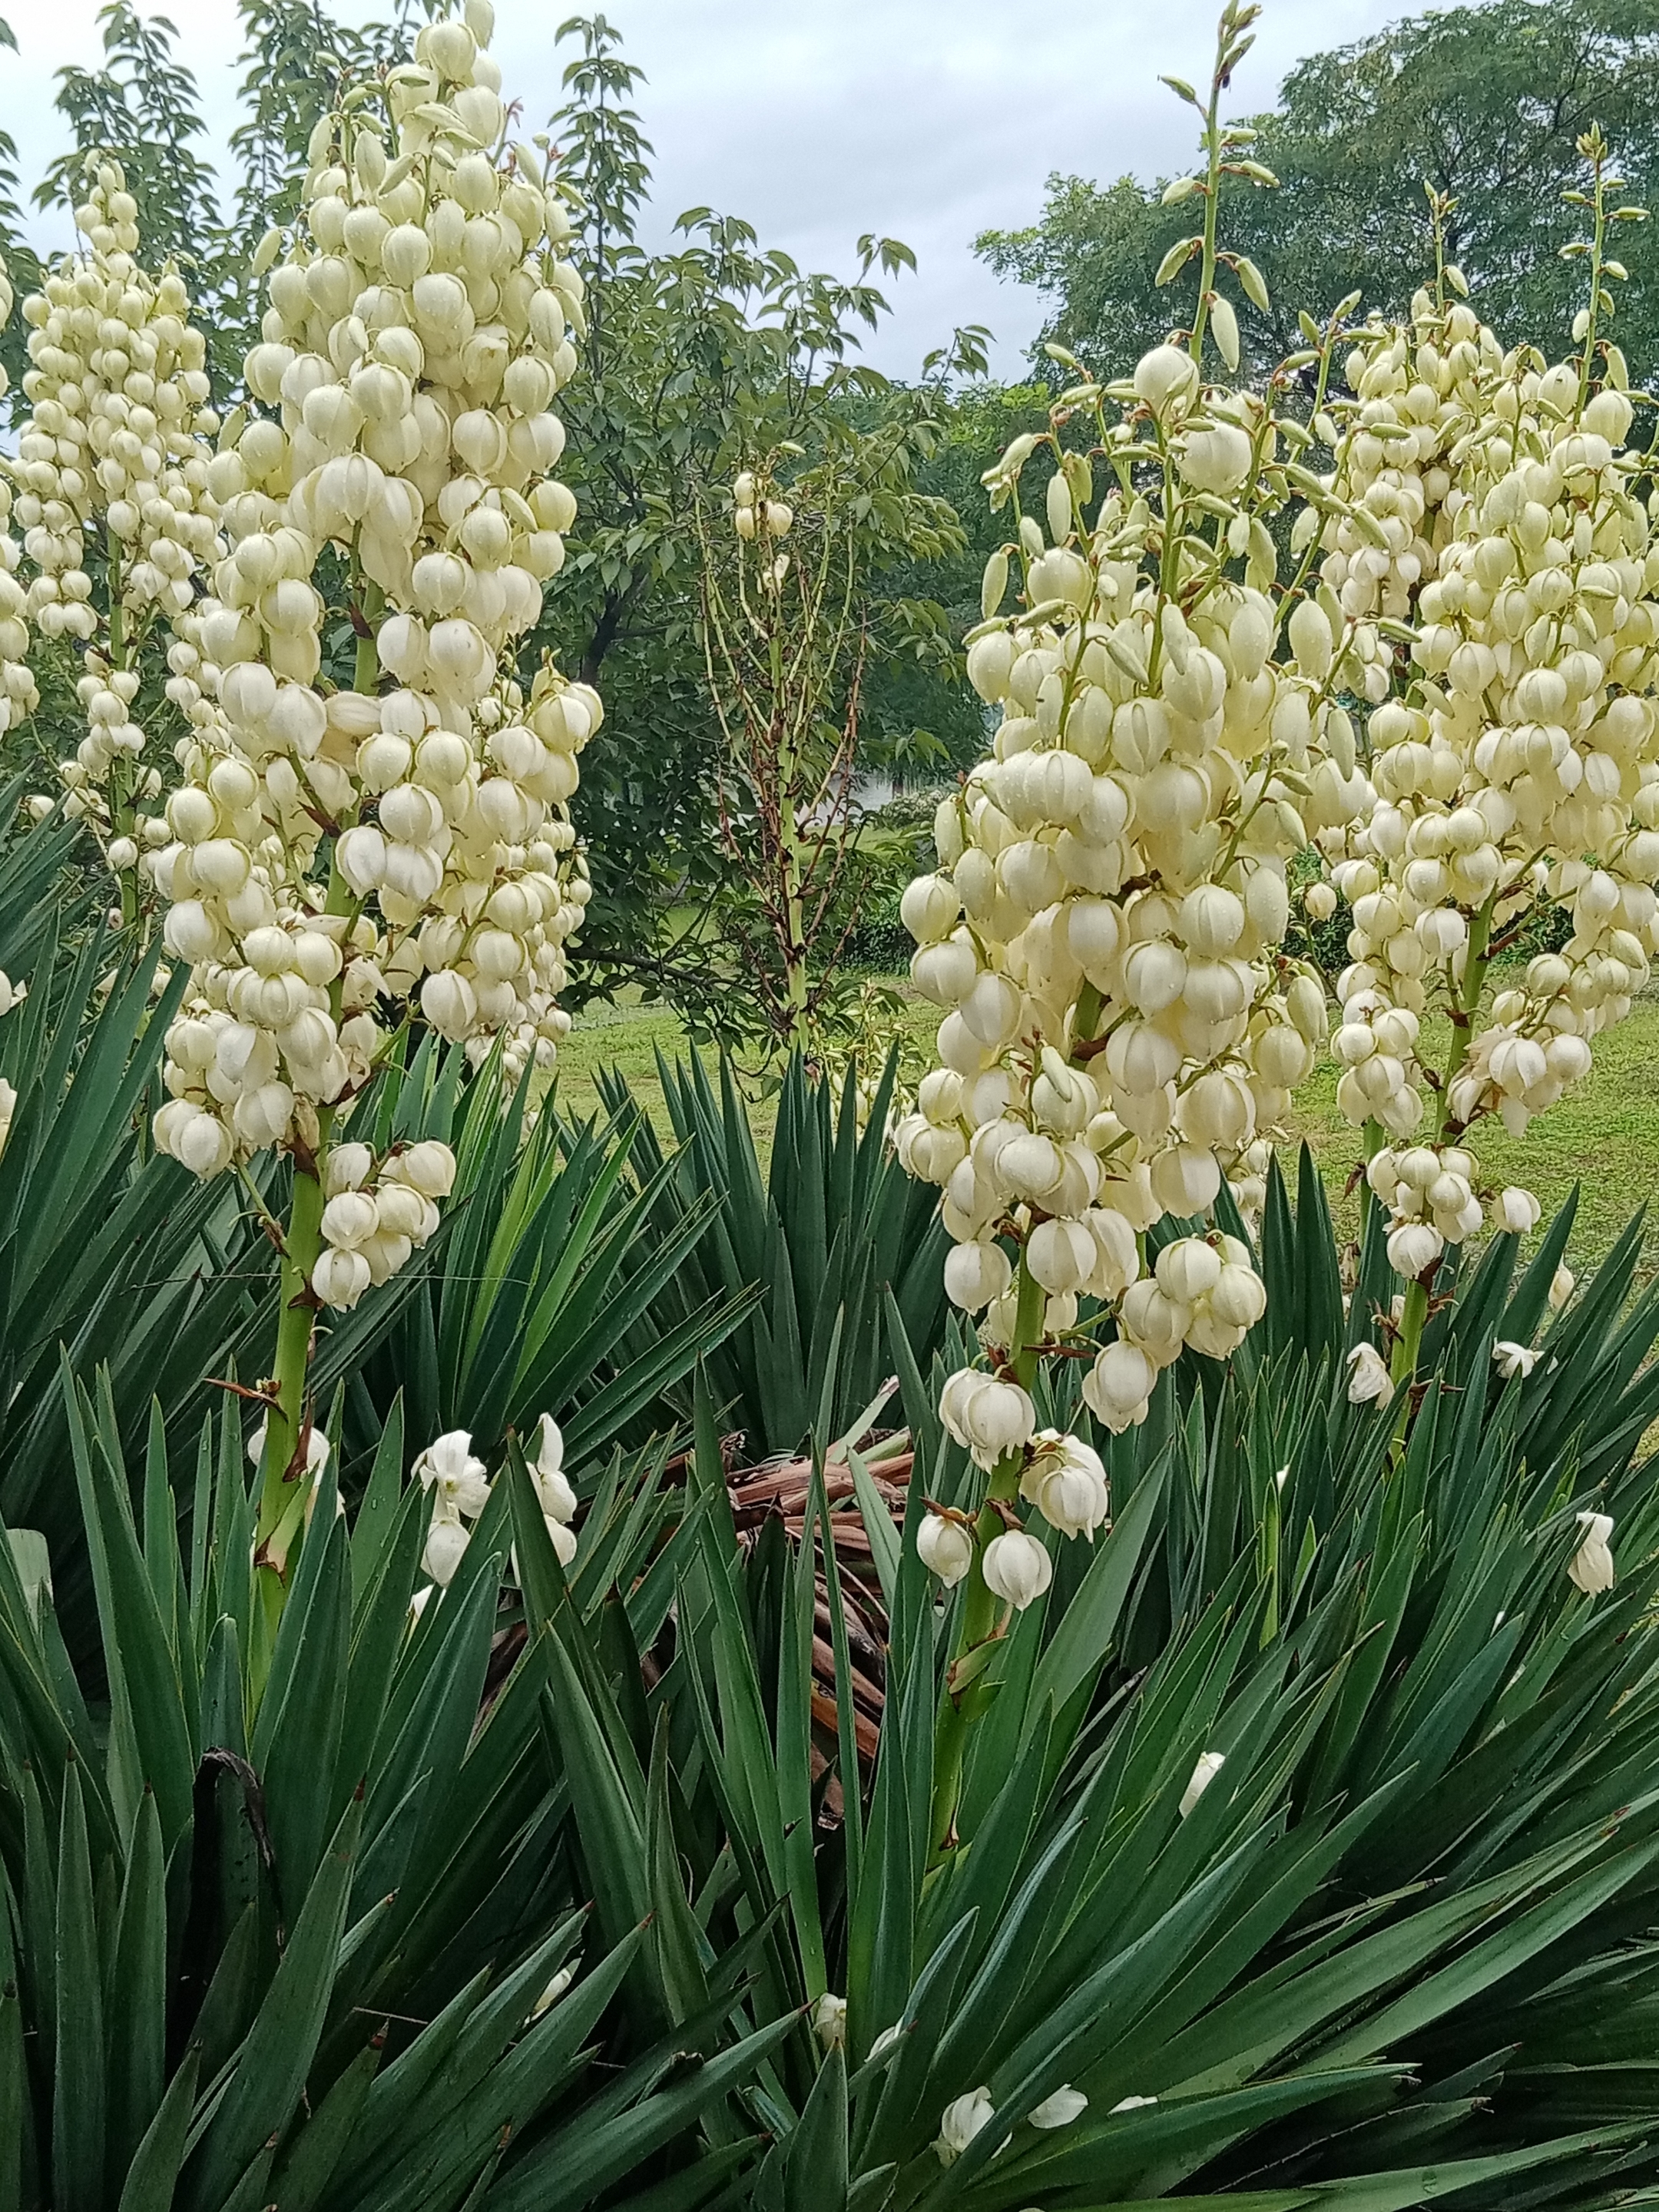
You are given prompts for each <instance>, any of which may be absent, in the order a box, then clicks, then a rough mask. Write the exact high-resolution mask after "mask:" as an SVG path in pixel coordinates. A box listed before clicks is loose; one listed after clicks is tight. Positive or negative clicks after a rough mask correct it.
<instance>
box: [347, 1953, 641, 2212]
mask: <svg viewBox="0 0 1659 2212" xmlns="http://www.w3.org/2000/svg"><path fill="white" fill-rule="evenodd" d="M579 1927H580V1917H573V1918H572V1919H570V1920H569V1921H567V1922H566V1923H563V1924H562V1926H561V1927H560V1928H559V1929H556V1930H555V1931H554V1934H553V1936H551V1937H550V1939H549V1941H548V1942H546V1943H545V1944H544V1945H542V1946H540V1947H538V1949H537V1950H536V1951H535V1952H533V1953H532V1955H531V1957H530V1958H529V1959H528V1960H526V1962H525V1963H524V1965H523V1966H520V1968H518V1969H517V1971H516V1972H513V1974H511V1975H509V1976H508V1977H507V1978H506V1980H505V1981H504V1982H503V1984H501V1988H500V1989H498V1990H495V1991H494V1992H492V1994H491V1996H489V1999H488V2000H487V2001H486V2002H483V2003H482V2004H480V2005H478V2006H477V2007H476V2008H474V2010H473V2012H472V2014H471V2017H470V2018H469V2019H468V2021H466V2023H465V2027H464V2028H463V2030H462V2032H461V2033H460V2034H459V2037H458V2038H457V2039H456V2041H455V2048H454V2053H453V2057H450V2058H448V2059H447V2060H446V2061H445V2062H444V2063H443V2064H442V2067H441V2072H439V2073H437V2074H433V2073H432V2072H431V2070H430V2069H428V2080H429V2081H430V2082H431V2087H430V2089H429V2090H428V2093H426V2094H425V2095H424V2096H423V2097H422V2100H421V2101H420V2102H419V2104H418V2105H417V2106H415V2107H414V2108H413V2109H412V2110H410V2108H409V2106H408V2100H407V2096H406V2093H402V2094H400V2096H399V2100H398V2104H399V2106H400V2107H401V2108H402V2109H404V2111H405V2113H406V2118H405V2123H404V2128H403V2130H401V2132H400V2133H399V2134H398V2136H396V2137H393V2138H390V2139H388V2138H386V2135H385V2123H386V2112H384V2111H382V2112H375V2111H374V2108H373V2107H374V2092H371V2094H370V2104H369V2109H368V2113H367V2118H368V2121H369V2123H370V2126H369V2128H368V2130H367V2131H366V2132H365V2131H360V2135H359V2139H358V2140H357V2141H356V2142H354V2143H353V2145H352V2159H353V2164H352V2166H351V2168H350V2170H349V2172H348V2171H342V2172H339V2173H338V2174H337V2178H336V2180H335V2183H334V2185H332V2187H331V2190H330V2192H329V2196H328V2199H327V2203H328V2204H329V2207H330V2212H334V2209H335V2208H339V2212H346V2208H349V2212H425V2208H426V2207H427V2206H428V2205H429V2204H431V2203H434V2202H438V2203H453V2202H455V2200H456V2198H457V2197H458V2196H459V2194H460V2193H461V2192H462V2191H465V2188H466V2186H467V2185H468V2183H469V2182H470V2181H471V2179H472V2177H473V2176H474V2175H476V2174H477V2172H478V2171H479V2170H480V2169H481V2168H482V2167H483V2165H484V2164H485V2163H486V2161H487V2160H488V2158H489V2155H490V2154H491V2153H492V2152H493V2151H494V2150H495V2148H497V2146H498V2143H499V2141H500V2139H501V2136H502V2133H503V2130H506V2132H507V2134H508V2135H509V2136H511V2135H513V2134H516V2133H517V2132H518V2131H519V2129H520V2127H521V2126H522V2125H523V2124H525V2123H526V2121H527V2120H528V2119H529V2118H531V2117H532V2115H533V2113H534V2112H535V2111H536V2110H537V2108H538V2106H539V2105H540V2104H541V2103H542V2102H543V2101H544V2100H545V2099H546V2098H548V2097H550V2096H551V2095H552V2094H553V2093H555V2091H556V2089H557V2087H559V2085H560V2084H561V2083H562V2081H566V2080H568V2077H569V2075H570V2073H571V2071H572V2069H573V2068H574V2064H575V2063H576V2061H577V2057H578V2051H579V2048H580V2045H581V2044H582V2043H583V2041H584V2040H585V2039H586V2036H587V2035H588V2034H589V2033H590V2032H591V2030H592V2027H593V2025H594V2023H595V2021H597V2020H598V2019H599V2016H600V2015H601V2014H602V2013H603V2012H604V2010H605V2007H606V2006H607V2005H608V2004H609V2003H610V2002H611V2000H612V1998H613V1997H614V1996H615V1995H616V1992H617V1988H618V1986H619V1985H620V1984H621V1983H622V1981H623V1978H625V1976H626V1975H627V1973H628V1972H629V1969H630V1968H631V1967H632V1966H634V1964H635V1960H636V1957H637V1954H638V1949H639V1941H640V1931H639V1930H638V1929H635V1931H634V1932H633V1933H632V1934H631V1935H630V1936H629V1937H628V1939H627V1941H626V1942H623V1943H622V1944H620V1945H618V1946H617V1948H616V1949H615V1950H614V1951H612V1952H611V1953H610V1954H608V1955H607V1956H606V1957H605V1959H604V1960H601V1961H600V1963H599V1965H598V1966H595V1967H594V1969H593V1970H592V1972H591V1973H588V1974H586V1975H584V1976H582V1978H580V1980H579V1981H578V1982H577V1983H576V1984H575V1986H574V1988H573V1989H572V1990H569V1991H568V1993H567V1994H566V1995H565V1996H563V1997H562V1998H560V1999H559V2000H558V2001H557V2002H555V2003H554V2004H553V2005H552V2006H551V2007H550V2009H548V2010H547V2011H545V2012H544V2014H543V2015H542V2016H541V2017H540V2018H539V2019H538V2020H536V2021H533V2023H532V2025H531V2026H530V2027H528V2030H527V2032H526V2033H523V2034H522V2036H520V2039H519V2041H518V2043H517V2045H516V2046H514V2047H513V2049H512V2050H511V2051H510V2052H509V2046H510V2045H513V2038H514V2037H515V2036H517V2035H519V2033H520V2030H521V2029H524V2028H525V2027H526V2019H527V2017H528V2016H529V2015H531V2014H532V2011H533V2009H534V2008H535V2006H536V2004H537V2002H538V1993H539V1992H541V1991H542V1990H544V1988H545V1985H546V1982H547V1978H548V1976H549V1975H550V1973H551V1972H552V1970H553V1966H555V1964H556V1962H557V1960H558V1959H559V1958H560V1957H561V1956H562V1954H563V1953H564V1951H565V1950H567V1949H568V1948H569V1945H570V1942H571V1941H572V1939H573V1938H574V1934H575V1932H576V1930H577V1929H578V1928H579ZM428 2033H429V2031H428ZM417 2047H418V2046H417ZM407 2055H408V2054H406V2056H407ZM398 2063H399V2064H400V2065H401V2064H402V2063H404V2062H403V2061H401V2060H400V2061H399V2062H398ZM391 2078H392V2072H391V2069H388V2071H387V2073H386V2074H385V2075H381V2077H380V2081H377V2082H376V2084H375V2088H376V2089H379V2088H380V2085H381V2082H388V2083H389V2082H390V2081H391ZM406 2089H407V2084H405V2085H404V2090H405V2092H406ZM388 2109H389V2106H388Z"/></svg>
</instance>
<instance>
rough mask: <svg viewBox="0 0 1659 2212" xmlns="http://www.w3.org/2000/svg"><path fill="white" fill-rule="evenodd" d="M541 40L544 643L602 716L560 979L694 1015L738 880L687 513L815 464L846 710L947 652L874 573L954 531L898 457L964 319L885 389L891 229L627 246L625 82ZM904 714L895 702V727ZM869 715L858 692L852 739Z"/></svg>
mask: <svg viewBox="0 0 1659 2212" xmlns="http://www.w3.org/2000/svg"><path fill="white" fill-rule="evenodd" d="M560 35H561V37H563V38H569V39H571V40H574V42H575V43H576V45H577V47H578V49H579V51H578V52H576V54H575V55H574V58H572V60H571V62H570V63H569V64H568V67H567V69H566V70H565V73H564V90H565V94H566V102H565V105H564V106H563V107H562V109H561V110H560V112H559V113H558V114H557V115H556V117H555V118H554V119H553V124H552V126H551V128H552V131H553V133H554V135H555V136H556V139H557V142H558V143H559V146H560V149H561V152H562V156H563V161H564V173H565V174H566V175H567V176H568V178H569V179H571V181H572V184H573V186H574V191H575V192H576V194H577V204H578V212H577V215H576V218H575V240H574V247H573V251H574V253H575V255H576V257H577V258H578V261H579V264H580V267H581V270H582V274H583V276H584V277H585V279H586V285H587V297H586V333H585V337H584V340H583V343H584V344H585V347H586V362H585V374H583V375H582V377H581V378H580V379H579V380H577V381H576V382H575V383H574V385H573V386H571V387H570V389H569V392H568V398H567V400H566V402H565V403H563V404H565V409H566V412H567V414H568V418H569V423H570V448H571V455H572V463H571V466H570V468H569V471H568V476H569V482H570V483H571V487H572V489H574V492H575V494H576V497H577V502H578V512H577V519H576V522H575V525H574V528H573V530H572V532H571V534H570V541H569V543H570V552H569V557H568V562H567V564H566V568H565V571H564V574H563V575H562V578H561V580H560V585H559V588H558V589H557V590H556V592H552V593H550V596H549V604H548V621H547V626H546V629H545V632H544V641H545V642H546V643H548V644H549V645H551V646H554V647H556V648H557V650H558V652H559V653H560V655H561V658H562V661H563V663H564V665H566V666H568V667H570V668H572V669H573V671H574V670H576V669H580V673H581V675H582V676H583V678H585V679H586V680H587V681H589V682H591V683H593V684H597V685H598V686H599V690H601V692H602V693H603V695H604V697H605V711H606V717H607V720H606V725H605V744H603V745H601V746H596V747H595V748H594V749H593V752H592V755H591V756H590V757H589V761H588V763H585V766H584V773H583V780H582V789H581V794H580V799H579V800H578V803H577V817H578V821H579V823H580V828H581V829H582V831H583V833H584V835H585V836H586V838H587V841H588V843H589V846H590V848H591V850H592V855H593V875H594V884H595V896H594V900H593V903H592V907H591V908H589V913H588V921H587V924H586V930H585V933H584V937H583V939H582V943H581V947H580V952H581V961H580V987H581V988H583V989H585V990H586V991H587V992H589V993H590V994H591V993H597V992H601V991H605V990H608V989H610V988H612V987H614V986H616V985H617V983H623V982H631V983H636V984H638V985H640V986H641V987H642V988H643V989H644V990H645V991H646V992H647V994H653V995H654V994H662V995H666V996H668V997H671V998H672V999H674V1000H676V1001H677V1002H678V1003H679V1004H680V1005H682V1006H684V1007H685V1008H686V1010H687V1011H688V1012H691V1013H692V1014H693V1016H694V1018H697V1017H699V1016H702V1015H705V1014H706V1015H708V1017H709V1018H713V1017H714V1013H715V1012H716V1009H717V1007H719V1006H725V1007H726V1008H727V1009H728V1010H729V1008H730V1006H731V1005H732V994H736V993H739V992H740V991H741V990H742V988H743V983H742V979H741V978H740V977H738V976H736V975H733V976H732V977H729V978H726V977H722V976H721V975H720V973H719V963H715V962H712V961H711V949H712V948H715V947H718V945H720V944H721V943H722V942H726V941H735V939H737V937H738V935H739V934H740V933H739V932H738V931H736V930H735V929H727V928H726V927H724V926H723V920H722V912H723V902H727V901H730V900H731V899H732V898H734V897H738V896H741V891H740V890H739V889H738V887H737V886H736V885H734V883H733V880H732V873H731V871H730V870H729V869H728V868H727V867H726V865H725V863H724V860H723V856H722V853H721V848H720V836H719V811H718V810H719V803H720V798H719V794H720V766H721V749H722V746H723V744H724V740H723V738H722V735H721V732H720V723H719V720H718V717H717V716H716V714H715V713H714V703H713V702H712V700H711V698H710V696H709V688H708V680H707V671H706V665H705V659H704V654H703V649H702V638H701V629H700V625H701V609H702V562H703V556H702V545H701V543H700V538H699V532H698V528H697V518H698V516H699V514H700V513H702V514H704V516H705V517H707V515H708V513H711V512H714V511H717V510H718V509H719V507H720V502H721V501H722V500H725V501H727V502H728V503H729V487H730V485H731V483H732V480H733V479H734V477H736V476H737V475H738V473H739V472H740V471H742V470H743V469H744V467H746V466H749V465H753V463H754V462H755V461H756V460H757V459H759V458H761V457H763V456H776V457H777V461H778V466H779V468H780V470H781V472H782V474H783V475H784V476H785V477H786V478H787V477H788V476H790V475H791V474H793V472H796V471H799V472H800V473H802V474H804V475H805V474H811V472H813V471H820V470H822V469H823V468H825V467H826V466H833V469H834V471H835V474H836V482H837V483H838V485H840V486H841V487H842V489H843V491H844V493H845V503H844V509H843V511H844V512H845V513H847V515H848V519H849V523H850V526H851V528H852V531H853V533H854V606H855V611H856V620H855V622H854V634H855V636H856V649H857V657H858V662H859V665H860V670H861V671H862V672H863V679H864V682H865V684H866V702H868V701H869V700H870V699H871V698H872V697H873V698H875V699H876V700H879V697H880V689H881V685H882V683H883V680H884V671H887V670H888V669H890V668H892V669H897V668H901V667H902V668H903V669H904V670H905V671H907V672H909V671H914V670H915V669H917V668H923V669H926V668H927V667H930V666H932V665H935V664H936V663H938V662H939V661H940V660H948V659H949V658H950V657H951V654H952V653H953V652H954V646H953V643H952V641H951V625H950V622H949V618H948V617H947V615H946V614H945V611H944V609H943V608H941V607H940V606H939V605H938V603H937V601H935V600H933V599H931V597H929V596H928V595H927V594H926V593H925V592H920V591H914V592H913V591H911V590H908V589H905V588H900V586H901V585H912V584H916V583H919V582H920V581H921V572H920V571H919V570H918V569H917V568H916V567H915V564H916V563H918V562H927V561H930V560H933V559H937V558H939V557H940V556H949V555H952V554H954V553H956V552H957V551H958V550H960V548H961V545H962V544H963V538H962V532H961V526H960V525H959V523H958V522H957V518H956V514H955V512H954V510H953V509H952V508H951V506H950V504H949V503H948V501H945V500H944V499H943V498H941V497H940V496H939V495H938V494H937V493H936V492H933V491H930V490H928V489H926V488H925V486H924V484H923V483H922V480H921V472H922V471H923V470H924V468H925V467H926V465H927V462H928V459H929V457H930V456H931V455H933V453H935V452H937V450H938V449H939V447H940V444H941V441H942V440H943V438H944V435H945V428H946V422H947V417H948V408H947V378H948V376H949V375H950V374H951V373H952V372H953V371H955V370H957V369H961V368H969V367H972V366H973V365H974V364H975V362H976V361H977V360H978V359H979V358H980V356H979V355H978V354H977V352H976V346H977V340H976V337H975V334H972V333H959V334H958V341H957V344H956V345H955V346H954V347H953V348H952V349H951V350H950V351H949V353H948V354H945V355H941V356H939V357H938V358H937V359H935V360H934V361H933V362H932V363H931V364H930V365H929V367H928V368H927V372H926V374H924V376H923V378H922V379H921V381H920V382H919V383H918V384H917V385H916V386H913V387H909V388H906V387H902V386H896V385H895V384H893V383H891V382H890V381H889V380H887V379H886V378H884V377H883V376H881V375H879V374H878V373H877V372H876V371H875V370H874V369H872V368H870V367H869V366H868V365H867V364H866V363H864V362H861V361H860V359H859V357H858V345H859V341H860V337H861V336H862V335H863V334H864V333H865V332H866V331H870V330H872V329H873V328H875V327H876V325H878V322H879V319H880V318H881V316H882V315H883V313H884V312H885V309H886V301H885V300H884V296H883V295H882V293H881V291H880V289H878V280H879V279H880V278H882V277H884V276H894V275H896V274H897V273H898V272H899V271H900V270H902V269H903V268H906V267H908V266H909V265H910V264H911V260H912V257H911V255H910V252H909V250H908V247H906V246H902V244H901V243H899V241H897V240H892V239H884V238H878V237H866V238H863V239H860V240H859V242H858V248H857V252H858V271H857V274H856V275H855V276H854V277H852V278H851V279H845V280H844V279H842V278H838V277H835V276H827V275H823V274H817V273H812V272H809V271H806V270H802V269H801V268H800V267H799V265H798V264H797V263H796V262H795V261H794V260H793V259H792V258H791V257H790V256H789V255H788V254H787V253H783V252H778V251H776V250H775V249H768V248H765V247H763V246H762V245H761V244H760V242H759V239H758V236H757V232H756V231H755V229H754V228H753V227H752V226H751V225H750V224H749V223H747V222H743V221H740V220H738V218H736V217H733V216H722V215H718V214H716V213H714V211H713V210H710V209H708V208H694V209H691V210H689V211H688V212H687V213H685V214H684V215H682V216H680V218H679V220H678V223H677V225H676V226H675V229H676V242H675V244H674V246H672V248H671V250H669V251H667V252H651V251H649V250H647V247H646V246H644V245H643V244H642V243H641V239H640V234H639V233H640V222H641V212H642V210H643V209H644V207H645V205H646V203H647V198H648V196H649V192H650V185H651V166H650V164H651V152H652V149H651V146H650V143H649V141H648V140H647V138H646V137H645V136H644V132H643V129H642V126H641V118H640V115H639V112H638V110H637V108H636V106H635V104H634V102H635V92H636V88H637V87H638V85H639V84H640V82H641V72H640V70H638V69H637V68H636V67H635V65H634V64H632V63H630V62H629V61H628V60H627V59H626V58H625V57H624V56H623V53H622V52H621V51H620V50H619V46H618V41H617V32H616V30H615V28H614V27H613V26H612V25H611V23H610V22H609V21H607V20H606V19H605V17H604V16H603V15H593V16H590V17H573V18H572V19H571V20H570V21H568V22H567V23H565V24H564V25H562V27H561V32H560ZM849 665H850V664H849ZM835 711H836V712H837V713H838V712H839V711H840V709H839V707H838V706H837V707H836V709H835ZM896 720H904V721H905V723H906V726H907V727H908V726H909V722H910V721H912V720H915V717H914V716H908V715H907V714H906V712H905V710H902V709H901V710H898V713H897V714H896ZM883 726H884V725H883V721H882V719H881V717H880V714H879V713H877V714H875V716H874V718H873V720H872V714H871V712H870V711H869V708H868V705H867V703H866V712H865V713H864V714H863V716H862V719H861V728H862V729H863V731H864V732H865V743H866V745H868V746H869V747H870V748H871V749H872V750H879V748H880V745H881V743H882V738H881V732H882V729H883ZM895 726H896V722H895ZM730 919H731V917H730V916H726V920H728V921H729V920H730ZM711 994H712V996H711Z"/></svg>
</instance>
